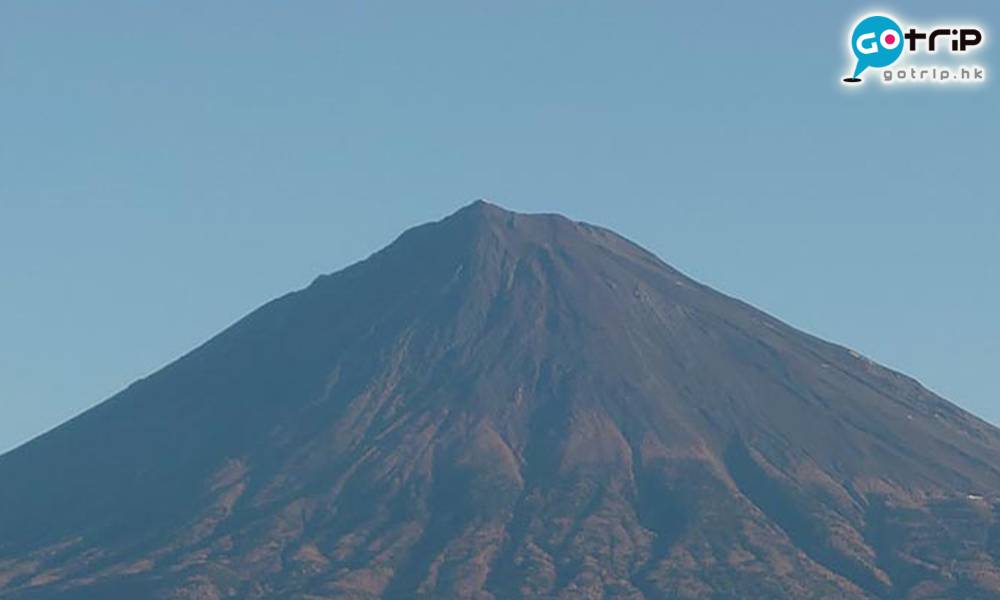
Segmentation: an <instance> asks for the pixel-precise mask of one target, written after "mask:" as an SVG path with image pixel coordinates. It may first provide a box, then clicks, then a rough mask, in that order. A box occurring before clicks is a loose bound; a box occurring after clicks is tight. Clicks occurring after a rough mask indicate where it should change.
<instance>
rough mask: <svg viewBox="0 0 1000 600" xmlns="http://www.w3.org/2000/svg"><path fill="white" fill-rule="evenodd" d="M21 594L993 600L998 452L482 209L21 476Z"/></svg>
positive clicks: (695, 293)
mask: <svg viewBox="0 0 1000 600" xmlns="http://www.w3.org/2000/svg"><path fill="white" fill-rule="evenodd" d="M0 598H3V599H4V600H84V599H101V600H126V599H127V600H144V599H162V600H216V599H222V598H236V599H257V598H260V599H264V598H267V599H272V598H281V599H286V598H287V599H295V600H321V599H329V600H334V599H337V600H375V599H379V600H411V599H412V600H432V599H433V600H438V599H441V600H444V599H448V600H450V599H455V600H466V599H468V600H514V599H522V598H523V599H529V600H542V599H546V600H548V599H559V600H571V599H572V600H576V599H594V600H598V599H609V600H610V599H615V600H643V599H646V600H653V599H678V600H702V599H709V600H737V599H738V600H754V599H760V600H793V599H794V600H810V599H812V600H820V599H822V600H931V599H935V600H945V599H948V600H997V599H998V598H1000V432H998V430H997V429H995V428H993V427H992V426H990V425H988V424H986V423H984V422H983V421H981V420H979V419H977V418H975V417H973V416H972V415H970V414H968V413H966V412H964V411H962V410H961V409H959V408H957V407H955V406H954V405H952V404H950V403H948V402H947V401H945V400H943V399H941V398H939V397H937V396H935V395H934V394H933V393H931V392H929V391H928V390H926V389H924V388H923V387H921V386H920V384H918V383H917V382H916V381H914V380H912V379H910V378H908V377H906V376H904V375H901V374H899V373H896V372H893V371H891V370H888V369H886V368H884V367H881V366H879V365H877V364H875V363H873V362H872V361H870V360H868V359H866V358H865V357H863V356H860V355H858V354H857V353H854V352H852V351H849V350H847V349H845V348H842V347H839V346H836V345H833V344H830V343H826V342H824V341H822V340H819V339H816V338H814V337H812V336H809V335H807V334H804V333H802V332H800V331H797V330H795V329H793V328H792V327H789V326H788V325H785V324H783V323H782V322H780V321H778V320H776V319H774V318H773V317H770V316H768V315H766V314H764V313H762V312H760V311H758V310H755V309H754V308H752V307H750V306H748V305H746V304H744V303H742V302H739V301H737V300H734V299H732V298H729V297H727V296H724V295H722V294H720V293H718V292H715V291H713V290H711V289H709V288H707V287H705V286H703V285H701V284H699V283H697V282H695V281H693V280H691V279H689V278H687V277H685V276H684V275H682V274H681V273H680V272H678V271H676V270H674V269H673V268H671V267H670V266H668V265H666V264H664V263H663V262H662V261H660V260H659V259H658V258H657V257H655V256H653V255H652V254H650V253H649V252H647V251H645V250H643V249H642V248H639V247H638V246H636V245H634V244H632V243H630V242H629V241H627V240H625V239H623V238H621V237H619V236H618V235H616V234H614V233H612V232H610V231H607V230H605V229H602V228H599V227H595V226H591V225H586V224H582V223H576V222H573V221H570V220H568V219H566V218H564V217H561V216H556V215H522V214H515V213H511V212H507V211H505V210H503V209H500V208H498V207H496V206H493V205H490V204H486V203H483V202H477V203H475V204H473V205H471V206H468V207H466V208H464V209H462V210H460V211H459V212H457V213H456V214H454V215H452V216H450V217H448V218H447V219H444V220H443V221H440V222H437V223H431V224H427V225H423V226H420V227H416V228H414V229H412V230H410V231H407V232H406V233H404V234H403V235H402V236H401V237H400V238H399V239H398V240H396V241H395V242H394V243H393V244H391V245H390V246H388V247H387V248H385V249H384V250H382V251H380V252H378V253H377V254H375V255H373V256H372V257H370V258H368V259H367V260H365V261H362V262H360V263H358V264H356V265H354V266H351V267H349V268H347V269H344V270H343V271H340V272H337V273H334V274H332V275H326V276H322V277H320V278H318V279H317V280H316V281H315V282H314V283H313V284H312V285H310V286H309V287H308V288H306V289H304V290H301V291H298V292H295V293H292V294H289V295H287V296H284V297H282V298H279V299H277V300H274V301H273V302H270V303H268V304H267V305H265V306H263V307H261V308H260V309H258V310H257V311H255V312H253V313H252V314H250V315H249V316H247V317H246V318H244V319H243V320H241V321H240V322H238V323H237V324H235V325H233V326H232V327H230V328H229V329H227V330H225V331H224V332H222V333H221V334H219V335H218V336H216V337H215V338H213V339H212V340H210V341H209V342H207V343H206V344H204V345H203V346H201V347H200V348H198V349H196V350H194V351H193V352H191V353H190V354H188V355H187V356H184V357H183V358H181V359H180V360H178V361H177V362H175V363H173V364H171V365H169V366H167V367H166V368H164V369H162V370H161V371H159V372H157V373H155V374H153V375H151V376H149V377H147V378H145V379H142V380H140V381H138V382H136V383H134V384H133V385H131V386H130V387H128V388H127V389H126V390H124V391H122V392H121V393H119V394H118V395H116V396H114V397H113V398H111V399H109V400H108V401H106V402H104V403H103V404H101V405H99V406H97V407H96V408H94V409H93V410H90V411H89V412H87V413H85V414H83V415H81V416H80V417H78V418H76V419H73V420H72V421H70V422H68V423H66V424H64V425H63V426H61V427H59V428H57V429H55V430H54V431H52V432H50V433H48V434H46V435H44V436H41V437H39V438H38V439H36V440H34V441H32V442H30V443H28V444H26V445H24V446H22V447H20V448H18V449H16V450H14V451H12V452H10V453H8V454H6V455H4V456H2V457H0Z"/></svg>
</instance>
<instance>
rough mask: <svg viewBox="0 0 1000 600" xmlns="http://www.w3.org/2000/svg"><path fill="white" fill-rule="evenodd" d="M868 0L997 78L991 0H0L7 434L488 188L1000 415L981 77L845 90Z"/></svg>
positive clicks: (1, 402)
mask: <svg viewBox="0 0 1000 600" xmlns="http://www.w3.org/2000/svg"><path fill="white" fill-rule="evenodd" d="M880 6H881V7H884V8H885V9H887V10H889V11H891V12H892V13H894V14H897V15H900V16H903V17H906V18H912V19H914V20H917V21H922V22H938V21H947V20H949V19H952V18H956V19H961V20H965V21H970V20H971V21H975V22H978V23H981V24H983V25H984V26H985V27H986V28H987V45H986V46H985V47H984V48H982V50H980V51H979V54H978V57H977V62H979V63H981V64H985V65H987V67H988V68H990V67H992V68H996V69H1000V57H998V56H997V52H996V47H997V46H996V44H993V43H990V33H991V32H992V31H993V28H994V27H995V26H996V25H997V24H998V23H1000V19H998V17H1000V6H998V5H997V4H996V3H995V2H979V3H973V2H953V3H948V5H947V7H945V5H942V4H941V3H938V2H907V3H898V4H893V3H888V4H885V3H884V4H881V5H875V4H869V3H852V2H842V3H823V4H822V5H815V3H800V2H774V3H768V4H766V5H763V6H761V5H758V4H753V5H750V4H745V3H744V4H735V3H722V2H699V3H688V4H685V5H683V6H674V5H673V4H668V3H654V2H634V3H608V2H603V3H600V2H574V3H527V2H524V3H522V2H505V3H486V2H421V3H386V2H371V1H365V2H344V3H327V2H302V3H296V4H295V6H294V7H292V6H289V5H284V4H274V3H262V2H240V3H235V2H219V3H208V4H206V3H195V2H172V3H162V4H155V3H154V4H150V3H134V2H132V3H125V2H122V3H116V2H108V3H105V4H104V5H103V6H102V9H101V10H99V11H98V10H95V9H94V7H93V5H92V4H90V3H85V2H65V3H35V2H26V1H22V2H8V3H4V4H3V6H2V7H0V90H2V94H0V274H2V279H0V281H2V287H0V452H3V451H5V450H8V449H10V448H12V447H14V446H16V445H18V444H20V443H23V442H24V441H26V440H28V439H30V438H31V437H33V436H35V435H37V434H39V433H41V432H42V431H45V430H47V429H49V428H51V427H53V426H55V425H57V424H59V423H60V422H62V421H64V420H66V419H67V418H69V417H71V416H72V415H74V414H77V413H79V412H80V411H82V410H84V409H86V408H88V407H90V406H93V405H94V404H96V403H98V402H100V401H101V400H104V399H106V398H107V397H108V396H110V395H112V394H113V393H115V392H116V391H118V390H120V389H121V388H123V387H124V386H126V385H127V384H128V383H130V382H131V381H133V380H135V379H137V378H139V377H143V376H145V375H148V374H149V373H151V372H153V371H155V370H156V369H158V368H160V367H162V366H163V365H165V364H166V363H168V362H169V361H171V360H173V359H175V358H177V357H179V356H180V355H182V354H183V353H185V352H187V351H189V350H191V349H192V348H194V347H195V346H197V345H198V344H200V343H202V342H204V341H205V340H207V339H208V338H210V337H211V336H212V335H214V334H215V333H217V332H219V331H220V330H221V329H223V328H224V327H226V326H227V325H229V324H230V323H232V322H233V321H235V320H237V319H239V318H240V317H241V316H243V315H245V314H246V313H247V312H249V311H250V310H252V309H254V308H255V307H257V306H259V305H260V304H262V303H264V302H266V301H267V300H269V299H271V298H273V297H275V296H278V295H281V294H283V293H285V292H287V291H290V290H292V289H296V288H300V287H303V286H305V285H307V284H308V283H309V282H310V281H311V280H312V279H313V278H314V277H315V276H316V275H318V274H320V273H326V272H330V271H334V270H337V269H340V268H342V267H344V266H346V265H348V264H350V263H352V262H355V261H357V260H359V259H362V258H364V257H365V256H367V255H368V254H370V253H371V252H373V251H375V250H377V249H378V248H380V247H382V246H384V245H385V244H387V243H389V242H391V241H392V239H393V238H395V236H396V235H398V234H399V233H400V232H401V231H402V230H403V229H405V228H407V227H409V226H412V225H415V224H418V223H420V222H423V221H427V220H431V219H438V218H441V217H443V216H445V215H447V214H449V213H450V212H452V211H454V210H456V209H457V208H459V207H460V206H462V205H464V204H467V203H469V202H471V201H472V200H474V199H476V198H481V197H484V198H489V199H490V200H491V201H493V202H495V203H497V204H500V205H502V206H505V207H507V208H509V209H512V210H518V211H524V212H561V213H564V214H566V215H568V216H570V217H572V218H575V219H579V220H585V221H589V222H593V223H597V224H601V225H604V226H607V227H610V228H612V229H615V230H617V231H618V232H620V233H622V234H623V235H625V236H627V237H629V238H631V239H633V240H635V241H636V242H638V243H640V244H642V245H644V246H646V247H647V248H649V249H651V250H652V251H654V252H655V253H657V254H658V255H659V256H661V257H662V258H663V259H664V260H666V261H667V262H669V263H670V264H672V265H674V266H675V267H677V268H679V269H681V270H682V271H684V272H686V273H688V274H689V275H691V276H693V277H695V278H697V279H699V280H701V281H703V282H705V283H707V284H709V285H712V286H714V287H716V288H717V289H720V290H721V291H724V292H726V293H728V294H730V295H734V296H737V297H739V298H741V299H743V300H745V301H747V302H750V303H751V304H754V305H756V306H758V307H760V308H762V309H764V310H766V311H768V312H770V313H772V314H774V315H776V316H777V317H779V318H781V319H783V320H785V321H788V322H789V323H791V324H793V325H795V326H797V327H800V328H802V329H805V330H806V331H809V332H811V333H814V334H816V335H819V336H821V337H824V338H827V339H830V340H832V341H835V342H838V343H842V344H844V345H846V346H849V347H851V348H854V349H856V350H858V351H860V352H862V353H864V354H866V355H868V356H870V357H871V358H873V359H874V360H876V361H878V362H881V363H883V364H886V365H888V366H890V367H893V368H896V369H899V370H901V371H903V372H905V373H907V374H909V375H912V376H914V377H916V378H917V379H919V380H920V381H921V382H922V383H924V384H925V385H927V386H928V387H930V388H931V389H933V390H935V391H937V392H938V393H941V394H942V395H944V396H945V397H947V398H949V399H950V400H952V401H954V402H956V403H958V404H959V405H961V406H962V407H964V408H966V409H969V410H971V411H973V412H975V413H976V414H978V415H980V416H982V417H984V418H987V419H988V420H991V421H992V422H994V423H1000V392H998V388H997V383H996V382H997V378H996V374H995V371H996V369H997V367H998V365H1000V318H998V317H997V315H996V307H997V306H1000V268H998V267H997V261H998V258H1000V242H998V238H1000V235H998V231H997V230H998V226H1000V203H998V202H997V199H998V195H997V189H998V185H997V184H998V176H997V172H996V161H997V150H996V143H997V140H998V139H1000V114H998V110H1000V109H998V107H1000V97H998V96H1000V95H998V93H997V87H996V86H995V85H993V84H992V83H989V84H987V85H986V86H983V87H980V88H978V89H975V90H968V89H966V90H961V91H956V90H948V91H945V90H938V89H928V88H909V89H906V90H899V91H893V92H886V91H885V90H880V89H877V88H876V86H873V85H870V84H869V85H867V86H866V88H865V89H863V90H861V91H860V92H859V93H851V94H847V93H844V91H843V90H842V89H841V86H840V78H841V77H843V76H846V75H848V74H850V73H849V71H851V70H852V69H853V64H850V61H849V60H848V59H847V57H846V41H845V36H846V31H847V29H848V28H849V26H850V25H851V21H852V19H853V18H854V17H855V16H856V15H858V14H860V13H863V12H868V11H870V10H874V9H876V8H878V7H880ZM998 73H1000V71H998ZM990 74H992V73H990Z"/></svg>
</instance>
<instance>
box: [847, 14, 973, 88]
mask: <svg viewBox="0 0 1000 600" xmlns="http://www.w3.org/2000/svg"><path fill="white" fill-rule="evenodd" d="M983 38H984V36H983V30H982V29H981V28H979V27H975V26H968V25H965V26H952V27H934V28H929V29H925V28H921V27H917V26H913V25H908V26H907V27H906V28H905V29H904V27H903V26H902V25H900V22H899V21H898V20H896V19H894V18H892V17H890V16H887V15H870V16H867V17H865V18H863V19H861V20H860V21H858V23H857V24H856V25H855V26H854V29H853V30H852V31H851V41H850V43H851V52H852V54H853V55H854V61H853V63H854V72H853V74H852V75H851V76H850V77H845V78H844V80H843V81H844V83H845V84H847V85H857V84H860V83H863V82H864V79H862V77H861V76H862V75H863V74H864V75H866V76H868V75H869V74H870V73H871V72H873V71H878V79H879V81H881V82H882V83H883V84H890V83H902V82H909V83H982V82H984V81H985V80H986V69H985V67H983V66H982V65H978V64H964V63H962V62H961V60H963V59H964V57H965V56H966V54H967V53H970V52H973V51H975V50H977V49H979V48H980V47H981V45H982V44H983ZM925 54H926V55H932V56H934V57H935V59H936V60H943V61H946V62H943V63H942V64H927V61H926V59H924V58H923V55H925ZM945 55H947V56H945ZM879 70H880V71H879Z"/></svg>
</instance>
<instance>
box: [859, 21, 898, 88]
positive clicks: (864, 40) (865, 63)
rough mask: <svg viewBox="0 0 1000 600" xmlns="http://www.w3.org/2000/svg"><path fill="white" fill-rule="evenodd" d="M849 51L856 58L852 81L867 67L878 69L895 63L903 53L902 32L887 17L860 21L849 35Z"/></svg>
mask: <svg viewBox="0 0 1000 600" xmlns="http://www.w3.org/2000/svg"><path fill="white" fill-rule="evenodd" d="M851 50H852V51H853V52H854V56H856V57H857V58H858V64H857V66H856V67H855V68H854V79H855V80H857V78H858V75H860V74H861V72H862V71H864V70H865V69H867V68H868V67H874V68H876V69H880V68H882V67H888V66H889V65H891V64H892V63H894V62H896V60H897V59H898V58H899V56H900V55H901V54H902V53H903V30H902V28H900V26H899V25H898V24H897V23H896V22H895V21H893V20H892V19H890V18H889V17H883V16H874V17H867V18H865V19H862V20H861V22H860V23H858V24H857V25H856V26H855V27H854V33H852V34H851Z"/></svg>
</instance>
